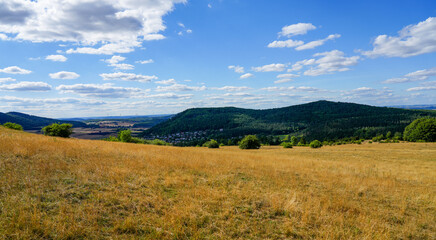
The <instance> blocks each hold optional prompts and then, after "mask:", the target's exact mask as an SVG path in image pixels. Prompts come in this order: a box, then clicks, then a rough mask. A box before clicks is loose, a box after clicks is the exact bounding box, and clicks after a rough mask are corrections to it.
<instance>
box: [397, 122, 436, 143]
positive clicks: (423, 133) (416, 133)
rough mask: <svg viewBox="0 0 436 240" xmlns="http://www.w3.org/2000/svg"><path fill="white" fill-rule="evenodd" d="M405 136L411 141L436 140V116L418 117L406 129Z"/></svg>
mask: <svg viewBox="0 0 436 240" xmlns="http://www.w3.org/2000/svg"><path fill="white" fill-rule="evenodd" d="M403 138H404V140H406V141H410V142H417V141H425V142H436V118H420V119H416V120H415V121H413V122H412V123H411V124H409V125H408V126H407V127H406V128H405V129H404V133H403Z"/></svg>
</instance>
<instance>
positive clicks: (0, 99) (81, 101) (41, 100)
mask: <svg viewBox="0 0 436 240" xmlns="http://www.w3.org/2000/svg"><path fill="white" fill-rule="evenodd" d="M0 102H7V103H13V104H14V105H21V104H23V105H24V106H29V105H31V104H35V105H38V106H40V105H41V104H47V105H59V104H62V106H64V105H65V104H74V105H77V104H82V105H86V106H89V105H103V104H106V103H105V102H102V101H96V100H92V99H78V98H20V97H14V96H4V97H0Z"/></svg>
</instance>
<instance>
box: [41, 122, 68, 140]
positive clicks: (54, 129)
mask: <svg viewBox="0 0 436 240" xmlns="http://www.w3.org/2000/svg"><path fill="white" fill-rule="evenodd" d="M72 127H73V125H72V124H69V123H62V124H58V123H53V124H51V125H48V126H45V127H43V128H42V132H43V133H44V135H46V136H52V137H64V138H68V137H70V135H71V134H72V133H73V130H72V129H71V128H72Z"/></svg>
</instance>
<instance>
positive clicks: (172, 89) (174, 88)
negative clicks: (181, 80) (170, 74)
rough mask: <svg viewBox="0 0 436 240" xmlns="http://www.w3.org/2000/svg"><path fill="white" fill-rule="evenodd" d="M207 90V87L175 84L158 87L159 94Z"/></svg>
mask: <svg viewBox="0 0 436 240" xmlns="http://www.w3.org/2000/svg"><path fill="white" fill-rule="evenodd" d="M206 89H207V88H206V87H205V86H201V87H193V86H188V85H184V84H178V83H175V84H173V85H170V86H157V88H156V91H157V92H182V91H204V90H206Z"/></svg>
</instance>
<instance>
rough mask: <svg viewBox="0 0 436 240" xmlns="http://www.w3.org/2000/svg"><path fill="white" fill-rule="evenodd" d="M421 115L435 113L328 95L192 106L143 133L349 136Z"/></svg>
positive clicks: (392, 127)
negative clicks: (244, 105) (286, 102)
mask: <svg viewBox="0 0 436 240" xmlns="http://www.w3.org/2000/svg"><path fill="white" fill-rule="evenodd" d="M425 116H431V117H436V111H424V110H406V109H398V108H387V107H374V106H368V105H362V104H355V103H342V102H329V101H317V102H312V103H307V104H301V105H295V106H290V107H284V108H276V109H267V110H251V109H241V108H235V107H223V108H193V109H188V110H186V111H183V112H181V113H179V114H177V115H176V116H174V117H173V118H171V119H170V120H168V121H165V122H162V123H160V124H158V125H156V126H154V127H152V128H150V129H148V130H146V131H145V132H144V137H150V136H156V135H159V136H167V135H171V134H177V133H181V132H195V131H212V132H214V137H222V138H231V137H238V136H243V135H247V134H260V135H282V134H290V135H296V136H305V137H306V138H307V139H308V140H311V139H320V140H324V139H326V140H327V139H335V138H343V137H351V136H359V137H362V138H369V137H373V136H376V135H377V134H380V133H381V134H386V133H387V132H388V131H391V132H392V133H394V132H403V130H404V128H405V127H406V126H407V125H408V124H409V123H410V122H412V121H413V120H414V119H416V118H420V117H425Z"/></svg>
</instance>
